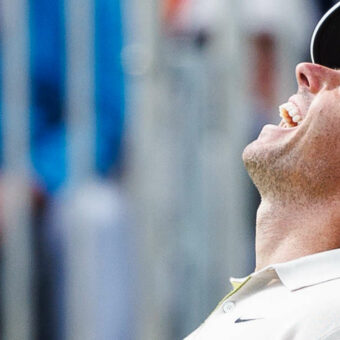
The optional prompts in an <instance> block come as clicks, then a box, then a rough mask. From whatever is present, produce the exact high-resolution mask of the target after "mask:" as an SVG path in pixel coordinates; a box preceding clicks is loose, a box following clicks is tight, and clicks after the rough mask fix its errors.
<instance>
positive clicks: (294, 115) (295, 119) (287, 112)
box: [279, 102, 302, 127]
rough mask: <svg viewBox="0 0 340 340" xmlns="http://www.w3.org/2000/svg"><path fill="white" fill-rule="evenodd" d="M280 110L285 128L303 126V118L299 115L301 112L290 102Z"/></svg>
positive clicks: (281, 106)
mask: <svg viewBox="0 0 340 340" xmlns="http://www.w3.org/2000/svg"><path fill="white" fill-rule="evenodd" d="M279 110H280V117H282V118H283V120H284V123H285V124H284V126H285V127H293V126H296V125H299V124H301V122H302V117H301V115H299V111H298V109H297V107H296V106H295V105H294V104H293V103H291V102H289V103H285V104H282V105H280V107H279Z"/></svg>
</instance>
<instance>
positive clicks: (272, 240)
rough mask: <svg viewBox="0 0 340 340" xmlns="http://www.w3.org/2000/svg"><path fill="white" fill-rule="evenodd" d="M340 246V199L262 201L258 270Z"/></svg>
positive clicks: (257, 255)
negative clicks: (307, 202) (301, 202)
mask: <svg viewBox="0 0 340 340" xmlns="http://www.w3.org/2000/svg"><path fill="white" fill-rule="evenodd" d="M339 247H340V199H332V200H330V201H329V202H327V203H325V202H323V203H318V202H316V203H313V204H308V205H307V204H300V205H299V204H297V202H291V203H288V204H282V202H275V201H272V200H271V201H269V200H266V199H263V200H262V203H261V205H260V207H259V209H258V212H257V221H256V271H258V270H260V269H262V268H264V267H266V266H268V265H270V264H274V263H281V262H286V261H290V260H294V259H296V258H299V257H302V256H306V255H310V254H314V253H318V252H322V251H326V250H330V249H335V248H339Z"/></svg>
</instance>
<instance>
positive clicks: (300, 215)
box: [243, 63, 340, 270]
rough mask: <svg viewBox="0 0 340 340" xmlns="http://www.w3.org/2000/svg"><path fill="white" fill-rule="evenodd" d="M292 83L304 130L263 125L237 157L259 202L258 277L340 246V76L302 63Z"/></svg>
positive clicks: (257, 225) (301, 127)
mask: <svg viewBox="0 0 340 340" xmlns="http://www.w3.org/2000/svg"><path fill="white" fill-rule="evenodd" d="M296 78H297V83H298V92H297V94H296V95H294V96H292V97H291V98H290V99H289V101H290V102H292V103H294V105H295V106H296V107H297V108H298V110H299V114H300V115H301V116H302V117H304V120H303V122H302V124H301V125H299V126H297V127H294V128H290V129H284V128H282V127H279V126H274V125H266V126H265V127H264V128H263V130H262V131H261V133H260V135H259V137H258V138H257V140H255V141H254V142H252V143H251V144H249V145H248V146H247V147H246V148H245V150H244V152H243V161H244V164H245V167H246V169H247V171H248V173H249V175H250V176H251V178H252V180H253V181H254V183H255V185H256V186H257V188H258V190H259V192H260V195H261V204H260V206H259V209H258V212H257V221H256V270H260V269H262V268H263V267H265V266H267V265H270V264H273V263H280V262H285V261H289V260H293V259H295V258H298V257H301V256H305V255H310V254H313V253H317V252H321V251H325V250H330V249H334V248H338V247H340V71H339V70H333V69H329V68H326V67H323V66H320V65H315V64H309V63H303V64H299V65H298V66H297V68H296Z"/></svg>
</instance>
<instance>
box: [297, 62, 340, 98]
mask: <svg viewBox="0 0 340 340" xmlns="http://www.w3.org/2000/svg"><path fill="white" fill-rule="evenodd" d="M296 79H297V82H298V85H299V87H304V88H306V89H307V90H308V91H309V92H311V93H314V94H315V93H317V92H319V91H320V89H321V88H322V87H323V86H328V87H333V86H339V85H340V75H339V71H336V70H333V69H330V68H328V67H324V66H321V65H318V64H311V63H301V64H299V65H297V67H296Z"/></svg>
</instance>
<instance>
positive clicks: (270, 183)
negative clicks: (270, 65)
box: [186, 2, 340, 340]
mask: <svg viewBox="0 0 340 340" xmlns="http://www.w3.org/2000/svg"><path fill="white" fill-rule="evenodd" d="M338 40H340V2H339V3H338V4H337V5H336V6H334V7H333V8H332V9H331V10H330V11H329V12H328V13H327V14H326V15H325V16H324V17H323V19H322V20H321V21H320V23H319V24H318V26H317V28H316V30H315V32H314V34H313V38H312V44H311V51H312V60H313V63H303V64H299V65H298V66H297V67H296V78H297V83H298V91H297V93H296V94H295V95H293V96H291V97H290V98H289V99H288V100H287V103H285V104H282V105H281V106H280V115H281V117H282V120H281V122H280V123H279V124H278V126H276V125H265V126H264V127H263V129H262V131H261V133H260V135H259V137H258V138H257V140H255V141H254V142H253V143H251V144H250V145H248V146H247V147H246V149H245V150H244V152H243V160H244V163H245V166H246V168H247V170H248V172H249V174H250V176H251V177H252V179H253V181H254V183H255V184H256V186H257V187H258V189H259V191H260V194H261V197H262V200H261V204H260V206H259V209H258V212H257V219H256V247H255V249H256V269H255V271H254V272H253V273H251V274H250V275H249V276H248V277H247V278H243V279H238V280H234V290H233V291H232V292H231V293H229V294H228V295H227V296H226V297H225V298H224V299H223V300H222V301H221V303H220V304H219V305H218V306H217V307H216V309H215V310H214V311H213V313H212V314H211V315H210V316H209V317H208V319H207V320H206V321H205V322H204V324H202V325H201V327H199V328H198V329H197V330H196V331H195V332H193V333H192V334H191V335H190V336H189V337H188V338H186V339H187V340H222V339H229V340H243V339H276V340H286V339H296V340H306V339H315V340H316V339H323V340H335V339H340V319H339V315H340V299H339V298H338V297H339V290H340V266H339V263H340V41H338Z"/></svg>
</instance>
